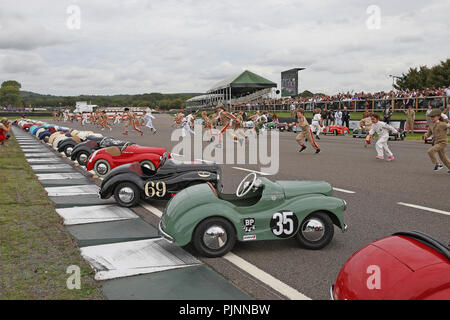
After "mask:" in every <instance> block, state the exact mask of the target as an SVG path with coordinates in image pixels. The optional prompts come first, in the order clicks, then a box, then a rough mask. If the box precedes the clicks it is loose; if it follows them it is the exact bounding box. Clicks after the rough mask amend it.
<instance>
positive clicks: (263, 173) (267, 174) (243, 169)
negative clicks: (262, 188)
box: [233, 167, 271, 176]
mask: <svg viewBox="0 0 450 320" xmlns="http://www.w3.org/2000/svg"><path fill="white" fill-rule="evenodd" d="M233 169H236V170H242V171H247V172H253V173H257V174H260V175H262V176H271V174H270V173H266V172H261V171H255V170H250V169H245V168H239V167H233Z"/></svg>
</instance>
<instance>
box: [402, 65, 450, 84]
mask: <svg viewBox="0 0 450 320" xmlns="http://www.w3.org/2000/svg"><path fill="white" fill-rule="evenodd" d="M448 86H450V59H447V60H446V61H441V63H440V64H438V65H435V66H433V67H431V68H428V67H427V66H420V67H419V69H417V68H409V70H408V73H406V74H403V77H402V78H401V79H397V81H396V82H395V84H394V88H395V89H397V90H405V89H410V90H413V89H415V90H423V89H426V88H438V87H448Z"/></svg>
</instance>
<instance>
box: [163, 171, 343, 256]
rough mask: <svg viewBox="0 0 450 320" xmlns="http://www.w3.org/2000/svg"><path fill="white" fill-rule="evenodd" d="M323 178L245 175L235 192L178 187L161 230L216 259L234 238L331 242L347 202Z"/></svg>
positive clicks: (310, 245)
mask: <svg viewBox="0 0 450 320" xmlns="http://www.w3.org/2000/svg"><path fill="white" fill-rule="evenodd" d="M332 193H333V188H332V187H331V186H330V185H329V184H328V183H326V182H317V181H276V182H272V181H270V180H269V179H267V178H264V177H257V175H256V174H255V173H250V174H249V175H247V176H246V177H245V178H244V179H243V180H242V181H241V183H240V184H239V186H238V188H237V190H236V194H223V193H221V192H220V191H218V190H217V189H216V188H214V186H213V185H211V184H210V183H207V184H199V185H196V186H193V187H189V188H187V189H184V190H182V191H180V192H179V193H178V194H177V195H176V196H175V197H173V198H172V200H170V201H169V203H168V204H167V206H166V209H165V211H164V214H163V215H162V217H161V221H160V223H159V228H158V229H159V233H160V235H161V236H162V237H164V238H165V239H166V240H168V241H169V242H171V243H173V244H175V245H177V246H185V245H187V244H188V243H191V242H192V243H193V245H194V247H195V249H196V250H197V251H198V252H199V253H200V254H202V255H204V256H207V257H220V256H223V255H224V254H226V253H227V252H229V251H230V250H232V249H233V246H234V245H235V243H236V241H255V240H277V239H288V238H294V237H295V238H296V239H297V240H298V241H299V243H300V245H301V246H302V247H304V248H307V249H312V250H318V249H322V248H324V247H325V246H326V245H328V244H329V243H330V241H331V240H332V238H333V235H334V225H336V226H338V227H339V228H341V229H342V231H345V230H346V229H347V226H346V225H345V224H344V218H343V214H344V210H345V209H346V206H347V204H346V202H345V201H344V200H341V199H338V198H335V197H332V196H331V195H332Z"/></svg>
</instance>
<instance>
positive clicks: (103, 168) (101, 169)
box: [97, 163, 108, 175]
mask: <svg viewBox="0 0 450 320" xmlns="http://www.w3.org/2000/svg"><path fill="white" fill-rule="evenodd" d="M97 172H98V173H99V174H101V175H104V174H106V173H107V172H108V167H107V166H106V164H104V163H100V164H99V165H97Z"/></svg>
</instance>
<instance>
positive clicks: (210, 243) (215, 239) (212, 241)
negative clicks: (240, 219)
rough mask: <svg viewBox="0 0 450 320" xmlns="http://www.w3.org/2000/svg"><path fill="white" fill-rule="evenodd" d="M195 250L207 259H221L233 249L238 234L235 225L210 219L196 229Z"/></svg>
mask: <svg viewBox="0 0 450 320" xmlns="http://www.w3.org/2000/svg"><path fill="white" fill-rule="evenodd" d="M193 243H194V247H195V249H196V250H197V251H198V252H199V253H200V254H201V255H203V256H206V257H211V258H215V257H221V256H223V255H225V254H226V253H227V252H229V251H230V250H231V249H233V247H234V244H235V243H236V233H235V230H234V227H233V225H232V224H231V223H230V222H228V221H227V220H225V219H223V218H217V217H213V218H208V219H205V220H203V221H202V222H201V223H200V224H199V225H198V226H197V228H195V231H194V236H193Z"/></svg>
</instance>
